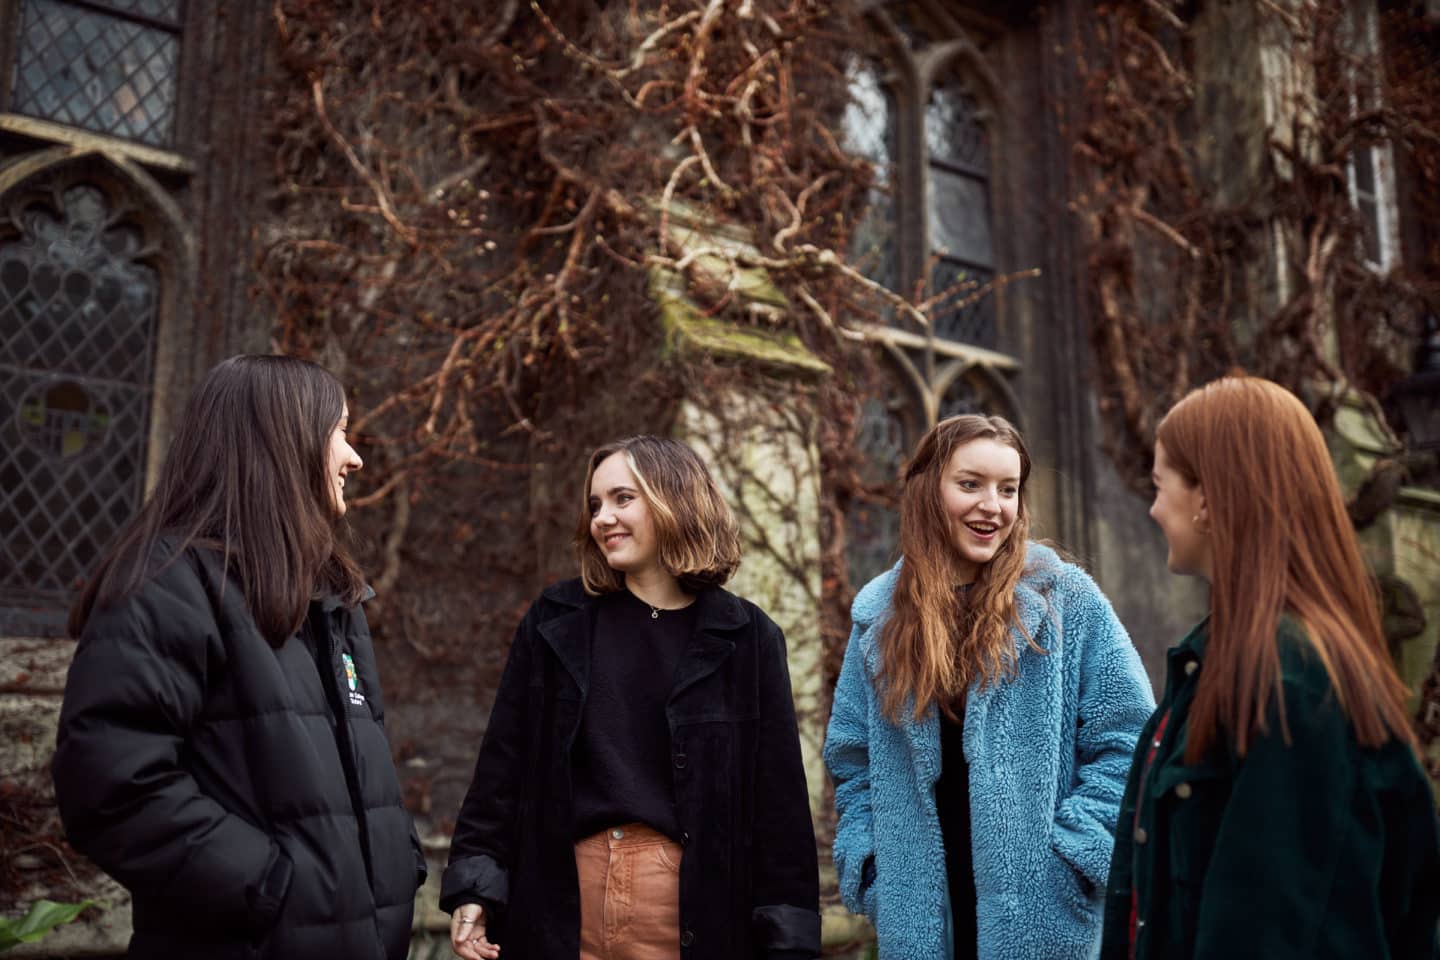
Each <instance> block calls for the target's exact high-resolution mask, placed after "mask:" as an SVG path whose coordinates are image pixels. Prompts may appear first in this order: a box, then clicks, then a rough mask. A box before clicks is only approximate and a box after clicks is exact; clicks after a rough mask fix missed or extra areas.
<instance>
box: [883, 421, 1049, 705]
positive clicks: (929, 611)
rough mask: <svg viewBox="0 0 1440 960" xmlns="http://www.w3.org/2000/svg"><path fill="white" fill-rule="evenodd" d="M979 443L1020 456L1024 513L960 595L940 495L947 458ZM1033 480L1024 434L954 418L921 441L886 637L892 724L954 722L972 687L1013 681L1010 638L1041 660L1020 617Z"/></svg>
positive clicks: (908, 476)
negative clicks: (936, 713)
mask: <svg viewBox="0 0 1440 960" xmlns="http://www.w3.org/2000/svg"><path fill="white" fill-rule="evenodd" d="M973 440H995V441H998V442H999V443H1003V444H1005V445H1006V446H1008V447H1011V448H1013V449H1014V450H1015V451H1016V452H1017V453H1019V454H1020V491H1019V495H1018V496H1019V505H1018V507H1017V509H1016V516H1015V525H1014V526H1013V527H1012V528H1011V530H1010V536H1009V537H1008V538H1006V540H1005V542H1004V543H1003V544H1001V546H1000V549H999V550H997V551H996V553H995V556H994V557H993V558H992V559H991V560H990V562H989V563H987V564H985V565H984V566H983V567H981V569H980V572H979V575H978V576H977V577H976V579H975V582H974V584H973V585H972V586H971V587H970V589H969V590H968V591H964V592H963V593H962V591H961V590H960V589H959V587H960V585H961V580H962V577H961V573H960V567H959V560H960V555H959V553H958V552H957V551H956V549H955V539H956V533H957V531H956V530H955V524H956V521H954V520H952V519H951V518H950V517H949V516H947V515H946V513H945V508H944V504H943V502H942V501H941V491H940V487H941V484H942V483H943V481H944V476H945V470H946V468H948V467H949V465H950V458H951V456H952V455H953V454H954V453H955V451H956V450H957V449H959V448H960V447H962V446H964V445H965V444H967V443H970V442H971V441H973ZM1029 477H1030V452H1029V451H1028V450H1026V449H1025V442H1024V440H1022V439H1021V437H1020V433H1019V431H1017V430H1016V429H1015V428H1014V427H1013V426H1012V425H1011V424H1010V423H1009V421H1007V420H1005V419H1003V418H1001V417H985V416H978V415H973V414H965V415H962V416H958V417H950V418H949V419H947V420H942V421H940V422H939V423H937V424H936V425H935V426H933V427H931V428H930V430H929V431H928V432H927V433H926V434H925V436H923V437H921V438H920V445H919V446H918V447H917V448H916V450H915V456H914V458H913V459H912V460H911V461H910V465H909V466H908V467H907V468H906V470H905V486H904V489H903V491H902V492H901V495H900V553H901V555H902V556H903V557H904V563H903V564H901V566H900V576H899V579H898V580H897V582H896V584H895V593H894V595H893V596H892V598H891V601H890V616H889V618H888V619H887V620H886V621H885V625H884V627H883V628H882V629H881V632H880V670H879V678H880V679H881V680H883V683H882V684H881V689H882V693H881V699H880V707H881V710H882V712H883V713H884V714H885V716H886V718H887V719H889V720H890V721H891V722H892V723H896V722H899V720H900V718H901V715H902V713H903V712H904V711H905V708H906V705H907V704H910V705H911V706H912V709H913V711H914V719H915V720H917V721H918V720H920V719H921V718H922V717H923V716H924V715H925V714H926V712H927V711H928V710H929V709H930V707H931V706H932V705H934V706H935V707H937V708H938V709H940V710H941V711H942V712H943V713H944V714H945V715H946V716H947V717H950V718H951V719H957V718H958V717H959V716H960V709H961V704H962V702H963V698H964V696H965V692H966V691H967V690H969V689H970V686H971V684H973V683H976V682H978V683H979V685H980V686H981V688H982V689H983V688H984V687H985V686H986V685H988V684H991V683H995V682H997V681H999V680H1000V679H1002V678H1006V677H1013V676H1014V675H1015V672H1016V670H1017V668H1018V655H1017V653H1016V651H1015V641H1014V640H1013V639H1012V637H1011V629H1012V628H1014V629H1018V630H1019V631H1020V632H1021V634H1022V635H1024V636H1025V638H1026V640H1027V641H1029V642H1030V645H1031V648H1032V649H1036V650H1039V648H1038V647H1036V646H1035V643H1034V640H1033V639H1031V638H1030V636H1029V634H1028V633H1026V632H1025V629H1024V627H1023V625H1022V624H1021V623H1020V618H1019V615H1018V613H1017V612H1016V609H1015V585H1016V584H1017V583H1019V581H1020V576H1021V574H1022V573H1023V572H1024V570H1025V544H1026V540H1027V539H1028V535H1029V530H1030V509H1029V505H1028V502H1027V494H1026V487H1025V483H1026V481H1027V480H1028V479H1029Z"/></svg>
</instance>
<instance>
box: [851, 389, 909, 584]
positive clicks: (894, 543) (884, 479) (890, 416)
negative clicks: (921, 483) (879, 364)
mask: <svg viewBox="0 0 1440 960" xmlns="http://www.w3.org/2000/svg"><path fill="white" fill-rule="evenodd" d="M855 448H856V450H858V451H859V453H860V455H861V458H862V459H861V468H860V479H861V480H862V481H863V482H864V483H865V484H866V486H869V487H881V488H883V487H886V486H893V485H894V484H895V480H896V477H897V476H898V474H899V470H900V464H901V462H902V461H904V459H905V456H906V452H907V451H906V449H905V430H904V427H903V426H902V424H901V422H900V419H899V417H898V416H896V414H895V411H894V410H892V409H891V407H890V405H889V404H887V403H885V402H884V401H882V400H879V399H876V398H874V397H872V398H870V399H867V400H865V401H863V402H862V403H861V405H860V424H859V431H858V434H857V436H856V438H855ZM845 537H846V550H845V561H846V567H847V573H848V574H849V576H850V583H851V585H852V586H854V587H856V588H859V587H860V586H861V585H863V584H864V583H866V582H867V581H869V580H870V579H871V578H872V577H874V576H876V575H878V574H880V573H882V572H884V571H885V570H888V569H889V568H890V565H891V564H892V563H893V562H894V558H895V555H896V549H897V548H898V546H899V543H900V513H899V511H898V510H896V509H895V507H894V506H893V504H892V503H891V502H889V501H888V500H887V499H886V498H883V497H875V496H862V497H858V498H857V499H856V501H855V502H854V503H852V504H851V505H850V508H849V509H848V510H847V511H846V513H845Z"/></svg>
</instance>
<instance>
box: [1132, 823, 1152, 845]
mask: <svg viewBox="0 0 1440 960" xmlns="http://www.w3.org/2000/svg"><path fill="white" fill-rule="evenodd" d="M1149 839H1150V834H1148V833H1146V832H1145V828H1144V827H1136V828H1135V842H1136V843H1138V844H1140V845H1142V846H1143V845H1144V844H1145V841H1146V840H1149Z"/></svg>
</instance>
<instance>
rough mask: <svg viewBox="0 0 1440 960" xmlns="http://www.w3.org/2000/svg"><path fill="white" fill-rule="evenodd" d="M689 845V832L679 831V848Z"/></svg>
mask: <svg viewBox="0 0 1440 960" xmlns="http://www.w3.org/2000/svg"><path fill="white" fill-rule="evenodd" d="M689 844H690V833H689V831H687V830H681V831H680V846H682V847H684V846H689Z"/></svg>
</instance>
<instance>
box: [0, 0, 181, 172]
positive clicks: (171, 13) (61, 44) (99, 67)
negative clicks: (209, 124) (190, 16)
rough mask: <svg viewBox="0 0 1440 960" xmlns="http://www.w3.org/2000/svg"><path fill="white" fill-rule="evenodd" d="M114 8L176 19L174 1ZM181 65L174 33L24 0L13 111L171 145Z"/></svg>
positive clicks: (49, 0)
mask: <svg viewBox="0 0 1440 960" xmlns="http://www.w3.org/2000/svg"><path fill="white" fill-rule="evenodd" d="M111 6H112V7H118V8H123V9H126V10H129V11H131V12H134V13H144V14H147V15H154V16H158V17H162V18H166V17H168V18H170V19H177V18H178V16H179V10H178V6H177V3H176V2H175V0H170V2H165V0H126V2H117V3H115V4H111ZM177 27H178V24H177ZM179 60H180V36H179V33H178V29H164V28H162V27H159V26H155V25H154V24H151V23H147V22H143V21H140V20H137V19H133V18H129V17H125V16H121V15H112V14H109V13H104V12H101V11H100V10H96V9H93V8H91V7H85V6H80V5H79V4H75V3H67V2H64V0H25V8H24V15H23V17H22V19H21V27H20V42H19V49H18V53H17V56H16V61H15V78H14V80H15V82H14V88H13V89H14V93H13V96H12V103H11V109H12V110H14V111H16V112H17V113H24V114H28V115H30V116H35V117H41V118H44V119H47V120H54V121H56V122H57V123H64V124H69V125H70V126H74V127H83V128H85V129H87V130H93V131H95V132H97V133H105V134H110V135H112V136H117V137H124V138H126V139H128V140H138V141H140V142H141V143H148V144H151V145H154V146H161V147H165V146H170V145H171V144H172V142H173V140H174V133H175V98H176V79H177V68H178V65H179Z"/></svg>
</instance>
